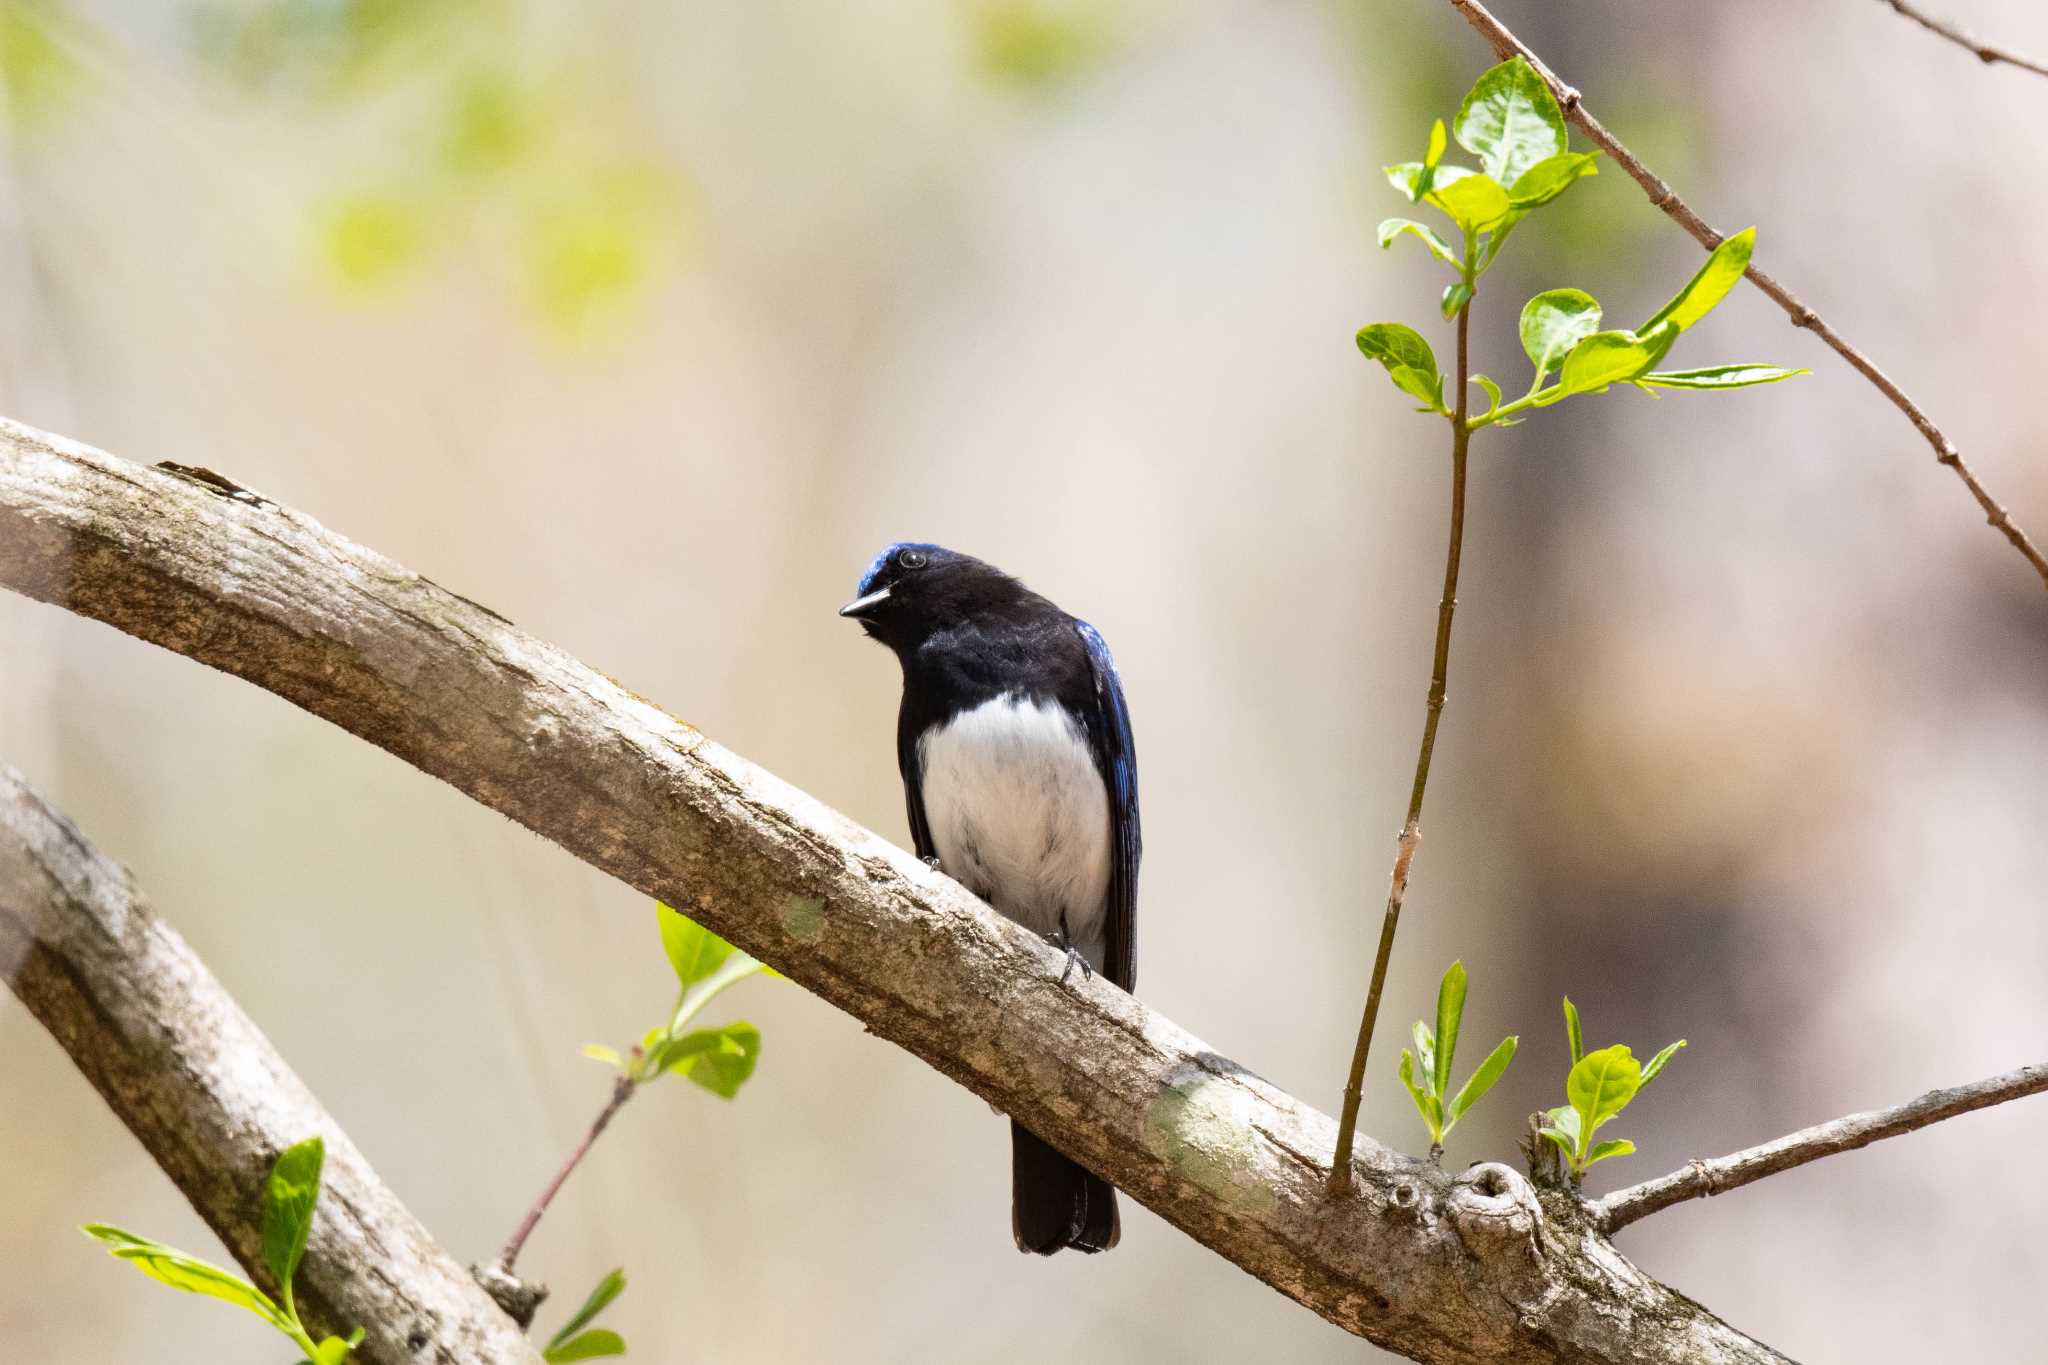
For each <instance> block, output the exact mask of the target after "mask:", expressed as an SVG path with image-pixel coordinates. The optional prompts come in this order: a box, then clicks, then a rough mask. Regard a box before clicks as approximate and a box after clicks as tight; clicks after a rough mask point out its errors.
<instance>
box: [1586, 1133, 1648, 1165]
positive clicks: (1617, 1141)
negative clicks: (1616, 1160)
mask: <svg viewBox="0 0 2048 1365" xmlns="http://www.w3.org/2000/svg"><path fill="white" fill-rule="evenodd" d="M1635 1149H1636V1145H1635V1144H1634V1143H1633V1142H1630V1141H1629V1140H1628V1139H1627V1138H1609V1139H1607V1141H1605V1142H1603V1143H1600V1144H1599V1145H1598V1146H1596V1147H1594V1148H1593V1150H1592V1151H1590V1152H1588V1153H1586V1163H1585V1164H1586V1165H1588V1166H1590V1165H1592V1164H1593V1163H1594V1162H1596V1161H1605V1160H1607V1158H1608V1157H1611V1156H1627V1155H1629V1153H1631V1152H1633V1151H1635Z"/></svg>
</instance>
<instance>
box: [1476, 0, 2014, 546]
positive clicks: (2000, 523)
mask: <svg viewBox="0 0 2048 1365" xmlns="http://www.w3.org/2000/svg"><path fill="white" fill-rule="evenodd" d="M1449 3H1450V5H1451V7H1452V8H1453V9H1455V10H1457V11H1458V13H1459V14H1461V15H1463V16H1464V18H1465V22H1466V23H1468V24H1470V25H1471V26H1472V27H1473V28H1474V29H1475V30H1477V31H1478V33H1479V35H1480V36H1481V37H1482V38H1485V39H1486V41H1487V42H1488V43H1490V44H1491V45H1492V46H1493V50H1494V51H1495V52H1498V53H1499V54H1500V55H1501V57H1502V58H1503V59H1505V58H1509V57H1513V56H1517V55H1519V56H1521V57H1523V58H1526V59H1527V60H1528V62H1529V64H1530V65H1532V66H1534V67H1535V68H1536V70H1537V71H1538V72H1540V73H1541V74H1542V76H1543V79H1544V80H1545V81H1547V82H1549V84H1550V86H1551V88H1552V90H1553V91H1554V92H1555V93H1556V95H1557V100H1558V103H1559V104H1560V105H1562V106H1563V107H1564V112H1565V117H1566V118H1568V119H1570V120H1571V121H1572V122H1573V123H1575V124H1577V125H1578V126H1579V128H1580V129H1581V130H1582V131H1583V132H1584V133H1585V134H1586V136H1587V137H1590V138H1591V139H1593V141H1594V142H1595V143H1596V144H1598V145H1599V147H1600V149H1601V150H1602V151H1604V152H1606V153H1607V154H1608V156H1610V157H1612V158H1613V159H1614V162H1615V164H1616V165H1618V166H1620V167H1621V168H1622V169H1623V170H1624V171H1627V172H1628V174H1629V178H1630V179H1632V180H1634V181H1635V182H1636V183H1637V184H1638V185H1640V186H1642V187H1643V193H1644V194H1646V195H1648V196H1649V198H1650V202H1651V203H1652V204H1654V205H1656V206H1657V207H1658V208H1660V209H1662V210H1664V212H1665V213H1666V214H1667V215H1669V216H1670V217H1671V219H1672V220H1673V221H1674V222H1676V223H1677V224H1678V225H1679V226H1680V227H1682V228H1684V229H1685V230H1686V231H1687V232H1689V233H1691V234H1692V236H1693V239H1694V240H1695V241H1697V242H1699V243H1700V245H1702V246H1704V247H1706V248H1707V249H1709V250H1712V249H1713V248H1715V247H1718V246H1719V245H1720V244H1721V243H1722V241H1724V240H1725V239H1724V238H1723V236H1722V234H1721V233H1719V232H1716V231H1715V230H1714V229H1713V228H1712V227H1711V226H1709V225H1708V223H1707V222H1706V220H1705V219H1703V218H1701V217H1700V216H1699V215H1698V214H1697V213H1694V212H1693V211H1692V209H1691V208H1690V207H1689V206H1688V205H1687V204H1686V202H1685V201H1684V200H1683V199H1680V198H1679V197H1678V192H1677V191H1676V190H1674V189H1672V188H1671V186H1669V185H1667V184H1666V183H1664V181H1662V180H1660V179H1658V178H1657V176H1656V175H1655V174H1654V173H1653V172H1652V171H1651V170H1650V168H1649V167H1648V166H1645V165H1644V164H1643V163H1642V162H1641V161H1640V160H1638V159H1637V158H1636V156H1635V154H1634V153H1632V152H1630V151H1629V149H1628V148H1626V147H1624V146H1622V145H1621V141H1620V139H1618V138H1616V137H1615V136H1614V134H1612V133H1610V132H1608V131H1607V127H1606V125H1604V124H1603V123H1601V122H1600V120H1599V119H1596V118H1594V117H1593V116H1592V114H1590V113H1588V112H1587V111H1586V106H1585V104H1584V102H1583V101H1582V100H1581V98H1580V96H1579V92H1578V91H1577V90H1574V89H1573V88H1572V87H1571V86H1569V85H1566V84H1565V83H1564V82H1563V81H1562V80H1561V79H1559V78H1558V75H1557V73H1556V72H1554V71H1552V70H1551V69H1550V68H1549V67H1547V66H1545V65H1544V64H1543V59H1542V58H1540V57H1538V56H1537V55H1536V54H1535V53H1534V52H1532V51H1531V50H1530V49H1529V48H1528V46H1527V45H1526V44H1524V43H1523V42H1522V40H1521V39H1519V38H1517V37H1516V36H1515V35H1514V34H1513V33H1511V32H1509V31H1508V29H1507V27H1506V25H1504V24H1502V23H1501V22H1500V20H1498V19H1496V18H1494V17H1493V15H1492V14H1491V13H1489V12H1488V11H1487V8H1486V6H1484V5H1482V4H1480V3H1479V0H1449ZM1744 273H1745V274H1746V275H1747V276H1748V277H1749V282H1750V283H1751V284H1753V285H1755V286H1756V287H1757V288H1759V289H1761V290H1763V291H1764V293H1765V294H1767V295H1769V296H1770V298H1771V300H1772V302H1774V303H1776V304H1777V305H1778V306H1779V307H1780V308H1782V309H1784V310H1785V313H1786V315H1787V316H1788V317H1790V318H1791V319H1792V325H1793V326H1795V327H1804V328H1806V329H1807V330H1808V331H1810V332H1812V333H1813V334H1814V335H1815V336H1817V337H1819V338H1820V339H1821V340H1822V341H1825V342H1826V343H1827V344H1828V345H1829V346H1830V347H1831V348H1833V350H1834V352H1835V354H1837V355H1839V356H1841V357H1842V359H1844V360H1846V361H1848V362H1849V364H1850V365H1851V366H1852V367H1854V369H1855V370H1856V372H1857V373H1858V374H1860V375H1862V376H1863V377H1864V378H1865V379H1868V380H1869V381H1870V382H1871V383H1872V384H1873V385H1875V386H1876V387H1877V390H1878V392H1879V393H1882V394H1883V395H1884V396H1885V397H1886V398H1888V399H1890V400H1891V402H1892V406H1894V407H1896V408H1897V409H1898V410H1899V411H1900V412H1902V413H1904V414H1905V415H1906V419H1907V420H1908V421H1910V422H1911V423H1912V424H1913V426H1914V428H1915V429H1916V430H1917V431H1919V433H1920V435H1921V438H1922V439H1924V440H1925V441H1926V442H1927V444H1928V445H1930V446H1932V447H1933V448H1934V453H1935V456H1936V458H1937V459H1938V460H1939V461H1940V463H1942V464H1945V465H1947V466H1948V467H1949V468H1951V469H1953V470H1955V472H1956V477H1957V478H1959V479H1961V480H1962V481H1963V486H1964V487H1965V488H1968V489H1969V490H1970V496H1971V497H1973V498H1975V499H1976V500H1977V506H1978V507H1980V508H1982V509H1983V511H1984V516H1985V518H1986V520H1988V521H1989V522H1990V523H1991V524H1992V525H1993V526H1995V527H1997V528H1998V530H1999V531H2001V532H2003V533H2004V535H2005V538H2006V539H2007V540H2009V541H2011V542H2012V545H2013V548H2014V549H2016V550H2018V551H2019V552H2020V554H2021V555H2023V556H2024V557H2025V558H2026V561H2027V563H2029V564H2031V565H2033V566H2034V572H2035V573H2037V574H2039V575H2040V576H2041V582H2042V584H2043V585H2044V586H2048V558H2044V557H2043V556H2042V554H2041V551H2040V550H2038V549H2036V548H2035V546H2034V542H2033V541H2031V540H2029V539H2028V538H2027V534H2026V532H2025V531H2022V530H2021V529H2020V528H2019V525H2018V523H2016V522H2014V521H2013V519H2012V517H2011V516H2009V515H2008V514H2007V513H2006V510H2005V508H2004V507H2002V506H2000V505H1999V503H1998V501H1997V500H1996V499H1994V498H1993V497H1992V496H1991V494H1990V492H1989V490H1987V489H1986V488H1985V487H1984V485H1983V484H1982V483H1981V482H1979V481H1978V478H1977V476H1976V475H1975V474H1974V473H1972V472H1971V470H1970V467H1969V465H1967V464H1965V463H1964V462H1963V456H1962V452H1961V451H1960V450H1958V449H1957V448H1956V444H1955V442H1953V441H1951V440H1949V438H1948V437H1947V435H1946V434H1944V433H1943V432H1942V430H1941V428H1940V427H1937V426H1936V425H1935V424H1934V421H1933V419H1932V418H1930V417H1929V416H1928V415H1927V414H1926V413H1925V412H1923V411H1921V409H1920V405H1919V404H1917V403H1915V402H1914V401H1913V400H1912V399H1911V398H1909V397H1907V396H1906V391H1905V390H1904V389H1901V388H1900V387H1899V386H1898V385H1897V384H1896V383H1894V382H1893V381H1892V379H1891V377H1890V376H1889V375H1887V374H1886V373H1885V372H1884V371H1883V370H1880V369H1879V368H1878V367H1877V366H1876V365H1875V364H1874V363H1873V362H1872V361H1871V360H1870V358H1869V357H1868V356H1865V355H1864V354H1863V352H1861V351H1859V350H1857V349H1856V348H1855V347H1854V346H1852V345H1850V344H1849V343H1848V342H1847V341H1846V340H1844V339H1843V337H1842V334H1841V333H1839V332H1837V331H1836V330H1835V329H1834V328H1832V327H1830V326H1829V325H1828V324H1827V322H1826V321H1825V320H1823V319H1822V318H1821V316H1820V314H1818V313H1816V312H1814V311H1813V310H1812V309H1811V308H1808V307H1807V306H1806V305H1805V304H1804V303H1802V302H1800V300H1799V298H1798V297H1797V296H1796V295H1795V294H1793V293H1792V291H1791V290H1789V289H1787V288H1785V286H1784V285H1782V284H1779V283H1778V282H1777V281H1776V280H1774V279H1772V278H1771V277H1770V276H1769V275H1766V274H1765V273H1764V272H1763V271H1761V270H1759V269H1757V268H1756V266H1755V265H1753V264H1752V265H1750V266H1749V267H1748V268H1747V269H1746V270H1745V271H1744Z"/></svg>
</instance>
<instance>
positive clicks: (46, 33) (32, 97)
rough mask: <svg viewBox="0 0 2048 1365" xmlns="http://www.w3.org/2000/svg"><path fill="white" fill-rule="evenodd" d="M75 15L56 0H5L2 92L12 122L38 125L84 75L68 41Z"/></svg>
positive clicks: (0, 41)
mask: <svg viewBox="0 0 2048 1365" xmlns="http://www.w3.org/2000/svg"><path fill="white" fill-rule="evenodd" d="M69 22H70V16H69V13H68V11H67V10H66V9H65V7H64V6H63V5H61V4H59V3H56V0H0V93H4V95H5V97H6V109H7V117H6V127H7V128H8V130H9V131H10V132H11V131H15V130H19V129H22V128H29V127H33V126H34V125H35V124H36V123H37V121H38V120H40V119H42V118H43V117H45V116H46V115H47V114H49V113H50V112H51V111H52V110H54V109H56V108H58V107H60V106H61V105H62V103H63V101H64V98H65V97H66V96H67V95H68V94H69V93H70V92H71V90H72V88H73V86H75V85H76V84H77V82H78V80H79V77H80V75H81V71H80V68H79V65H78V61H77V59H76V58H75V57H74V56H73V55H72V53H71V51H70V50H69V48H68V46H67V41H66V30H67V26H68V24H69Z"/></svg>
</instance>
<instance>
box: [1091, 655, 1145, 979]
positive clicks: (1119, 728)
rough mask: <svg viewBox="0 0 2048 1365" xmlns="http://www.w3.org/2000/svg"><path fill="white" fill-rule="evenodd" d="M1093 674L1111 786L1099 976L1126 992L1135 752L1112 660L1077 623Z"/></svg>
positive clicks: (1134, 901) (1096, 736) (1094, 733)
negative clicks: (1105, 933)
mask: <svg viewBox="0 0 2048 1365" xmlns="http://www.w3.org/2000/svg"><path fill="white" fill-rule="evenodd" d="M1074 624H1075V626H1076V628H1078V629H1079V631H1080V632H1081V643H1082V644H1083V645H1084V646H1086V648H1087V651H1088V667H1089V671H1090V673H1092V674H1093V676H1094V683H1095V697H1094V705H1093V706H1092V707H1091V708H1090V711H1089V714H1088V717H1087V722H1088V734H1089V740H1090V742H1091V743H1092V745H1093V747H1094V749H1095V756H1096V761H1097V762H1098V763H1099V764H1100V765H1101V767H1102V776H1103V780H1104V781H1105V782H1106V783H1107V784H1108V787H1109V835H1110V865H1109V914H1108V930H1109V945H1108V949H1107V951H1106V952H1105V953H1104V954H1103V966H1102V974H1103V975H1104V976H1106V977H1108V978H1109V979H1110V980H1111V981H1114V982H1115V983H1116V984H1117V985H1119V986H1121V987H1123V988H1124V989H1125V990H1127V991H1128V990H1131V989H1133V988H1134V987H1135V986H1136V985H1137V976H1138V941H1137V940H1138V856H1139V854H1140V853H1141V852H1142V851H1143V846H1144V845H1143V840H1142V839H1141V837H1140V835H1139V830H1138V751H1137V746H1136V744H1134V743H1133V742H1132V739H1131V713H1130V711H1129V709H1128V708H1127V707H1125V705H1124V688H1123V681H1122V679H1120V678H1119V677H1118V676H1117V671H1116V660H1115V659H1113V658H1111V657H1110V653H1109V646H1108V645H1107V644H1106V643H1104V642H1103V639H1102V636H1101V635H1100V634H1099V633H1098V632H1097V631H1096V629H1095V627H1093V626H1091V625H1089V624H1088V623H1087V622H1086V621H1076V622H1075V623H1074Z"/></svg>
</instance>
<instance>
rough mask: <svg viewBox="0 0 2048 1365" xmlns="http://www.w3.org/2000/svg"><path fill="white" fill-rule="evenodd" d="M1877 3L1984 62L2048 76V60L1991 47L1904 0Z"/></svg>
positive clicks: (1885, 0)
mask: <svg viewBox="0 0 2048 1365" xmlns="http://www.w3.org/2000/svg"><path fill="white" fill-rule="evenodd" d="M1879 3H1881V4H1886V5H1890V6H1891V7H1892V8H1893V9H1895V10H1897V11H1898V12H1899V13H1900V14H1902V15H1904V16H1905V17H1906V18H1908V19H1911V20H1912V21H1913V22H1914V23H1916V24H1918V25H1920V27H1922V28H1924V29H1926V30H1927V31H1928V32H1929V33H1933V34H1936V35H1938V36H1940V37H1943V38H1946V39H1948V40H1949V41H1950V42H1952V43H1954V44H1955V45H1956V46H1958V47H1960V48H1962V49H1963V50H1964V51H1966V52H1968V53H1970V54H1971V55H1972V56H1974V57H1975V58H1976V59H1977V60H1978V61H1980V62H1982V63H1984V65H1986V66H1995V65H1996V64H1998V63H1999V62H2004V63H2005V64H2006V65H2007V66H2016V67H2018V68H2019V69H2020V70H2022V71H2031V72H2033V73H2034V74H2035V75H2037V76H2048V62H2040V61H2036V60H2035V59H2034V58H2032V57H2029V56H2027V55H2025V54H2024V53H2019V52H2014V51H2013V50H2012V49H2011V48H2005V47H1993V46H1992V45H1991V44H1990V43H1987V42H1985V41H1984V40H1983V39H1981V38H1978V37H1975V36H1973V35H1972V34H1971V33H1970V32H1969V31H1968V30H1967V29H1964V28H1962V27H1960V26H1958V25H1956V24H1952V23H1949V22H1948V21H1947V20H1946V19H1937V18H1935V17H1934V16H1933V15H1931V14H1928V13H1926V12H1925V11H1923V10H1920V9H1918V8H1916V7H1914V6H1912V5H1909V4H1907V3H1906V0H1879Z"/></svg>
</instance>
